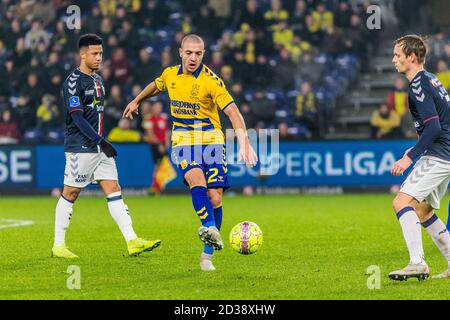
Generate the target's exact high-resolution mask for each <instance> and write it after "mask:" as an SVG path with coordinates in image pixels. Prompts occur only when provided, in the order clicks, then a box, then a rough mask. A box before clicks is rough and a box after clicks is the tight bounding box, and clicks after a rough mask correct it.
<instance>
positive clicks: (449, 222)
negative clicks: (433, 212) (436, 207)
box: [447, 202, 450, 232]
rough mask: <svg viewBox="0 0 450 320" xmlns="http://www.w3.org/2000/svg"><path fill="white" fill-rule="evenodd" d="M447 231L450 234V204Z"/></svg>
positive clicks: (449, 204)
mask: <svg viewBox="0 0 450 320" xmlns="http://www.w3.org/2000/svg"><path fill="white" fill-rule="evenodd" d="M447 230H448V232H450V202H449V203H448V217H447Z"/></svg>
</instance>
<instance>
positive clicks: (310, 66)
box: [295, 52, 323, 86]
mask: <svg viewBox="0 0 450 320" xmlns="http://www.w3.org/2000/svg"><path fill="white" fill-rule="evenodd" d="M295 70H296V72H295V84H296V85H297V86H300V84H301V83H302V82H303V81H308V82H309V83H311V84H312V85H317V84H318V83H319V80H320V77H321V74H322V70H323V65H321V64H319V63H317V62H316V61H315V60H314V59H313V55H312V53H311V52H305V54H304V55H303V56H302V59H301V60H300V63H298V64H297V65H296V69H295Z"/></svg>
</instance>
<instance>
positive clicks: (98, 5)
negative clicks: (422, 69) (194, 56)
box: [0, 0, 450, 194]
mask: <svg viewBox="0 0 450 320" xmlns="http://www.w3.org/2000/svg"><path fill="white" fill-rule="evenodd" d="M70 5H77V6H79V8H80V12H81V28H80V29H73V30H71V29H69V28H67V24H66V22H67V19H68V18H70V15H71V13H68V12H67V8H68V7H69V6H70ZM371 5H376V6H377V8H378V9H379V11H378V12H379V13H380V15H379V16H374V14H375V15H376V14H377V11H373V10H371V7H370V6H371ZM374 12H375V13H374ZM449 13H450V3H449V2H448V1H436V0H435V1H432V0H428V1H427V0H424V1H419V0H409V1H405V0H395V1H381V0H380V1H358V0H355V1H350V0H348V1H347V0H328V1H319V0H191V1H175V0H167V1H162V0H151V1H140V0H99V1H65V0H54V1H45V0H23V1H13V0H2V1H1V2H0V115H1V116H0V144H1V145H0V193H21V192H23V190H26V191H27V192H29V193H48V191H53V192H55V193H57V192H58V190H59V188H60V187H62V181H63V173H64V153H63V148H62V142H63V139H64V108H65V106H63V105H62V102H61V94H60V92H61V87H62V83H63V82H64V80H65V78H66V77H67V76H68V75H69V74H70V72H71V70H73V69H74V68H76V67H77V66H78V63H79V57H78V48H77V40H78V37H79V36H80V35H81V34H84V33H87V32H94V33H97V34H99V35H100V36H101V37H102V38H103V40H104V44H103V48H104V62H103V67H102V69H101V70H100V74H101V75H102V77H103V79H104V82H105V86H106V95H107V97H106V102H105V133H106V135H107V137H108V138H109V139H110V140H111V141H112V142H114V143H117V144H119V143H120V145H118V149H119V157H118V158H117V163H118V167H119V175H120V179H121V184H122V186H123V187H124V188H129V189H136V190H147V188H149V187H152V190H151V191H152V192H155V191H156V193H159V192H160V191H162V190H163V189H165V190H166V191H170V190H174V191H176V190H179V189H181V188H182V187H183V185H182V182H181V180H182V179H181V177H180V176H179V174H178V175H176V173H175V171H174V170H173V168H171V167H170V164H168V163H165V162H164V163H161V159H160V158H158V157H156V156H155V150H159V151H161V152H163V153H167V152H168V142H167V134H168V131H169V130H170V126H171V124H170V116H169V114H170V110H169V108H168V107H169V103H168V101H169V100H168V96H167V95H166V94H162V95H160V96H158V97H157V98H156V99H153V100H148V101H146V102H144V103H143V104H142V106H141V113H140V116H139V117H138V118H136V119H135V120H133V121H128V120H121V115H122V111H123V109H124V108H125V106H126V105H127V103H128V102H129V101H130V100H131V99H133V98H134V97H135V96H136V95H137V93H138V92H139V91H140V90H142V88H143V87H145V86H146V85H147V84H148V83H149V82H151V81H152V80H154V78H155V77H157V76H158V75H159V74H160V73H161V72H162V70H163V69H164V68H165V67H167V66H171V65H176V64H179V63H180V62H179V56H178V48H179V45H180V42H181V39H182V37H183V35H185V34H188V33H197V34H199V35H200V36H202V37H203V38H204V39H205V42H206V50H207V51H206V55H205V60H204V63H205V64H207V65H208V66H209V67H210V68H211V69H212V70H213V71H214V72H215V73H217V74H218V75H219V76H220V77H222V79H223V80H224V82H225V84H226V86H227V88H228V90H229V91H230V93H231V94H232V96H233V97H234V99H235V101H236V102H237V105H238V107H239V108H240V110H241V113H242V114H243V116H244V118H245V121H246V124H247V126H248V127H249V128H253V129H255V130H256V131H259V130H261V129H266V128H270V129H278V130H279V137H280V140H281V143H280V146H279V150H277V151H276V154H274V157H277V161H276V162H277V167H276V168H275V170H274V172H276V173H277V174H275V175H273V176H268V175H265V174H263V173H262V172H263V171H264V170H261V168H260V167H258V168H256V169H255V170H248V169H246V168H243V167H242V166H237V165H236V166H231V168H230V176H231V183H232V184H233V185H234V186H236V187H237V189H235V190H239V191H241V190H243V192H244V193H246V194H253V193H255V192H256V193H270V192H279V193H286V192H292V193H298V192H304V191H305V190H306V191H308V190H316V192H342V191H343V190H345V189H352V190H354V189H357V190H367V189H369V190H373V189H374V188H375V189H377V188H382V189H383V190H387V189H386V188H390V189H391V188H394V189H395V187H396V185H398V184H399V183H401V181H402V180H401V178H393V177H391V176H390V175H389V169H390V165H391V164H393V161H395V159H396V158H397V157H399V156H401V155H402V154H403V152H404V150H405V149H406V148H408V147H410V146H412V144H413V143H414V141H413V140H412V139H415V137H416V134H415V131H414V126H413V124H412V122H411V118H410V115H409V112H408V102H407V88H408V83H407V80H406V79H405V78H404V77H403V76H401V75H399V74H397V73H396V71H395V69H394V67H393V65H392V63H391V60H392V50H393V49H392V43H393V40H395V39H396V38H397V37H400V36H401V35H404V34H407V33H418V34H421V35H426V36H428V45H429V50H430V52H429V56H428V58H427V62H426V68H427V69H428V70H429V71H431V72H433V73H435V74H436V75H437V77H438V79H439V80H440V81H441V82H442V84H443V85H444V87H445V88H446V89H447V90H449V89H450V70H449V64H450V25H449V23H450V22H449V20H448V14H449ZM377 18H379V20H380V25H379V26H378V27H375V28H374V27H373V24H372V23H371V22H373V21H377V20H376V19H377ZM374 19H375V20H374ZM221 118H222V121H223V122H222V123H223V127H224V129H226V128H230V127H231V125H230V122H229V121H228V120H227V119H226V116H224V114H223V113H221ZM232 153H233V150H230V152H229V156H230V154H231V155H232ZM158 173H159V175H158Z"/></svg>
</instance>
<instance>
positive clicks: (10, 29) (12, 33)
mask: <svg viewBox="0 0 450 320" xmlns="http://www.w3.org/2000/svg"><path fill="white" fill-rule="evenodd" d="M6 28H7V29H6V30H5V31H4V34H2V37H3V41H4V42H5V46H6V47H7V48H13V47H15V46H16V43H17V40H18V39H19V38H22V37H24V36H25V33H24V32H23V30H22V26H21V23H20V20H19V19H17V18H15V19H13V21H11V25H10V26H7V27H6Z"/></svg>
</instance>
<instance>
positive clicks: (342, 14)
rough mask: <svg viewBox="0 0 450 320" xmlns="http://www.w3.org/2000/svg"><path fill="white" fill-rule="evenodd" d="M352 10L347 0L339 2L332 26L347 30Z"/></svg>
mask: <svg viewBox="0 0 450 320" xmlns="http://www.w3.org/2000/svg"><path fill="white" fill-rule="evenodd" d="M352 15H353V10H352V8H351V6H350V4H349V3H348V1H347V0H341V1H339V5H338V8H337V10H336V12H335V15H334V24H335V25H336V27H338V28H342V29H347V28H349V27H350V20H351V17H352Z"/></svg>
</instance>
